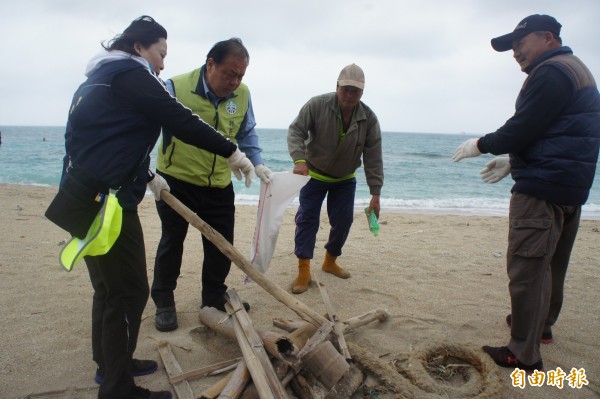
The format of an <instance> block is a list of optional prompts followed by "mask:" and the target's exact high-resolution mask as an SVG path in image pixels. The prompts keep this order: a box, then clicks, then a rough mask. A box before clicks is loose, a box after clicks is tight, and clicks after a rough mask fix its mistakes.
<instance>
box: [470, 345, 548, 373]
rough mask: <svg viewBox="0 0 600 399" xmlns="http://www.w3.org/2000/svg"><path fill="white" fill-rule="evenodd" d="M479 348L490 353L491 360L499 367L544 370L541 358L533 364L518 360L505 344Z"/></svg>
mask: <svg viewBox="0 0 600 399" xmlns="http://www.w3.org/2000/svg"><path fill="white" fill-rule="evenodd" d="M481 349H483V351H484V352H485V353H487V354H488V355H490V357H491V358H492V360H494V362H495V363H496V364H497V365H498V366H500V367H508V368H515V369H516V368H519V369H521V370H525V371H534V370H538V371H543V370H544V363H542V361H541V360H540V361H539V362H535V363H534V364H531V365H527V364H524V363H521V361H519V359H517V357H516V356H515V355H514V353H512V351H511V350H510V349H508V347H507V346H499V347H492V346H483V347H482V348H481Z"/></svg>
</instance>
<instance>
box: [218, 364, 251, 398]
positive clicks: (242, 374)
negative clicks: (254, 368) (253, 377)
mask: <svg viewBox="0 0 600 399" xmlns="http://www.w3.org/2000/svg"><path fill="white" fill-rule="evenodd" d="M248 381H250V372H249V371H248V367H247V366H246V362H245V361H244V360H242V361H241V362H239V363H238V366H237V367H236V368H235V370H234V372H233V374H232V375H231V378H230V379H229V382H228V383H227V385H225V388H223V390H222V391H221V394H220V395H219V396H218V398H219V399H237V398H239V396H240V395H241V394H242V392H243V390H244V387H245V386H246V384H248Z"/></svg>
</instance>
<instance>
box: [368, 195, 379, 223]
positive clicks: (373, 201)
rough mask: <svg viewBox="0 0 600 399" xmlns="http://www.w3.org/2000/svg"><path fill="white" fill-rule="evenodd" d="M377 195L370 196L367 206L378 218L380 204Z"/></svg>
mask: <svg viewBox="0 0 600 399" xmlns="http://www.w3.org/2000/svg"><path fill="white" fill-rule="evenodd" d="M379 198H380V196H379V195H373V196H371V201H370V202H369V208H371V209H372V210H373V211H374V212H375V216H377V219H379V211H381V204H380V202H379Z"/></svg>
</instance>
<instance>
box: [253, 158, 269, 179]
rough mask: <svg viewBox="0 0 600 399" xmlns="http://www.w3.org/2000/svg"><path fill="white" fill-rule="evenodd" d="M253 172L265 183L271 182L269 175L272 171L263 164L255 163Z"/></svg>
mask: <svg viewBox="0 0 600 399" xmlns="http://www.w3.org/2000/svg"><path fill="white" fill-rule="evenodd" d="M254 172H255V173H256V176H257V177H258V178H259V179H260V180H262V181H264V182H265V183H270V182H271V175H272V174H273V172H271V169H269V168H267V167H266V166H265V165H264V164H262V163H261V164H258V165H256V166H255V167H254Z"/></svg>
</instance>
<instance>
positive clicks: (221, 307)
mask: <svg viewBox="0 0 600 399" xmlns="http://www.w3.org/2000/svg"><path fill="white" fill-rule="evenodd" d="M242 305H243V306H244V309H246V312H247V311H249V310H250V304H249V303H248V302H242ZM206 306H208V307H209V308H215V309H217V310H220V311H221V312H227V311H226V310H225V302H221V303H213V304H207V305H205V304H202V305H200V309H202V308H204V307H206Z"/></svg>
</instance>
